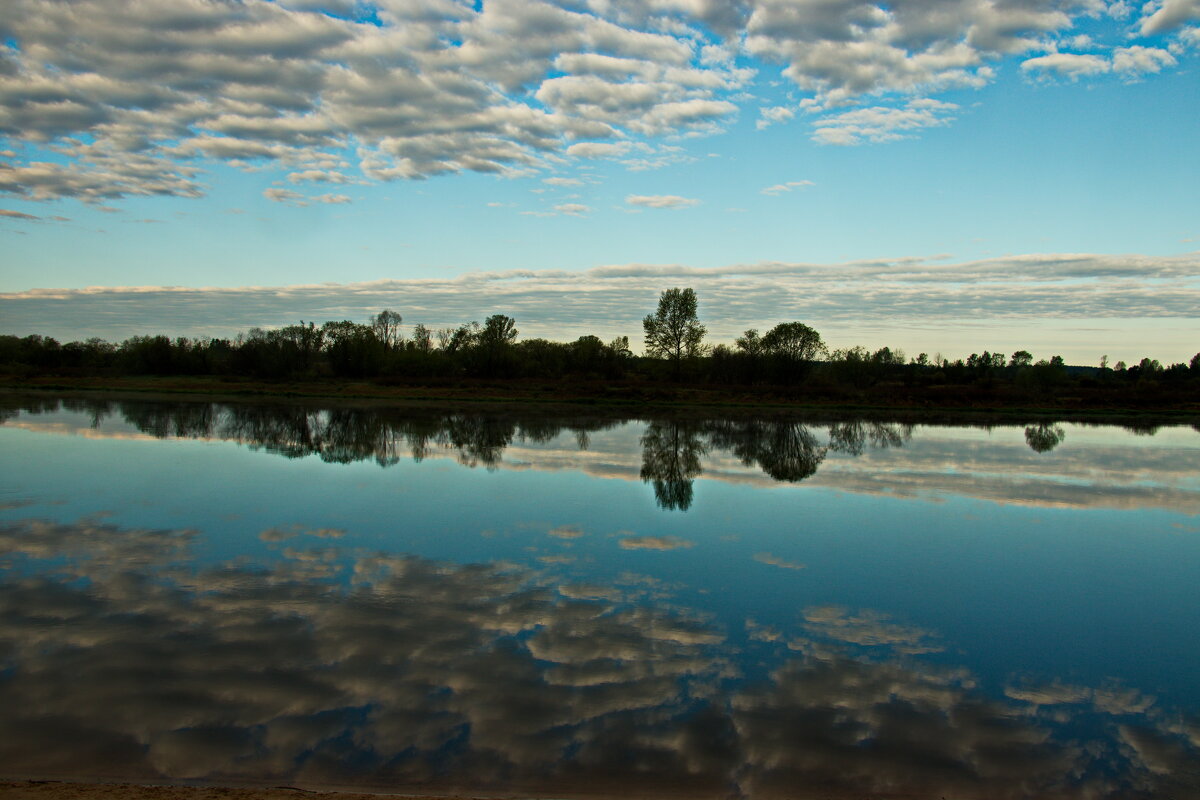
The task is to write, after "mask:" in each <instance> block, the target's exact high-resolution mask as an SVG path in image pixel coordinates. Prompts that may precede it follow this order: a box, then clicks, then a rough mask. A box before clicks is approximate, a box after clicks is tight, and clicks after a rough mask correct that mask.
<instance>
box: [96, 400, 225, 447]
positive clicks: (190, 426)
mask: <svg viewBox="0 0 1200 800" xmlns="http://www.w3.org/2000/svg"><path fill="white" fill-rule="evenodd" d="M215 409H216V407H215V406H213V405H211V404H209V403H123V404H122V406H121V411H122V413H123V415H124V417H125V420H126V421H127V422H129V424H131V425H133V426H134V427H136V428H137V429H138V430H139V431H141V432H142V433H147V434H149V435H151V436H155V437H157V438H160V439H165V438H167V437H172V436H173V437H180V438H187V439H206V438H209V437H211V436H212V434H213V422H214V411H215ZM95 418H96V417H95V415H93V421H94V420H95Z"/></svg>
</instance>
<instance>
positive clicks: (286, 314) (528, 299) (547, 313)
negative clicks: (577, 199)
mask: <svg viewBox="0 0 1200 800" xmlns="http://www.w3.org/2000/svg"><path fill="white" fill-rule="evenodd" d="M547 213H555V212H552V211H551V212H547ZM680 285H682V286H691V287H693V288H694V289H695V290H696V293H697V295H698V296H699V298H700V317H701V319H702V320H703V322H704V324H705V325H706V326H707V327H708V329H709V335H710V337H712V339H713V340H714V341H722V340H723V341H731V340H732V338H733V337H735V336H737V335H739V334H741V332H742V331H744V330H745V329H746V328H747V327H751V326H754V325H761V324H765V323H766V321H772V320H775V321H777V320H793V319H799V320H805V321H809V322H810V324H813V325H814V327H817V329H818V330H821V331H822V333H823V334H825V335H826V339H827V340H829V341H831V342H835V343H836V344H837V345H838V346H845V345H848V344H858V343H861V342H863V341H864V340H866V339H869V338H870V337H869V336H868V335H867V334H865V333H862V332H861V331H862V330H863V329H864V321H869V322H870V326H869V327H871V329H872V330H875V331H877V333H876V334H872V335H873V336H878V337H880V338H882V339H883V341H881V342H880V344H889V345H892V344H897V343H899V344H901V345H904V342H898V341H897V340H898V339H900V338H901V337H904V336H908V335H909V333H908V332H911V329H912V325H913V324H915V323H914V321H917V320H920V325H921V330H922V331H928V330H932V331H935V333H928V334H925V333H922V334H921V335H922V336H925V337H926V341H928V340H929V339H935V340H936V339H939V338H940V339H942V340H944V341H950V342H961V341H964V335H963V333H962V331H963V330H965V329H966V327H970V328H972V329H973V330H977V331H983V332H986V331H985V330H984V329H985V328H986V329H989V330H990V328H988V326H989V325H990V326H992V327H993V328H996V327H997V326H999V327H998V328H997V329H1004V330H1009V331H1018V330H1019V331H1027V330H1029V328H1030V325H1035V324H1036V325H1040V326H1042V327H1040V328H1039V329H1038V330H1039V333H1038V336H1039V337H1040V338H1041V339H1042V340H1044V341H1046V345H1045V346H1046V347H1047V349H1049V348H1052V347H1054V346H1055V345H1054V344H1053V342H1054V341H1055V337H1056V336H1064V335H1068V334H1063V333H1062V331H1061V330H1059V329H1058V328H1053V329H1052V328H1048V327H1046V325H1045V324H1044V321H1045V320H1056V321H1059V322H1061V323H1062V324H1064V325H1065V324H1067V323H1068V322H1070V321H1072V320H1074V321H1081V320H1095V321H1096V322H1095V326H1099V327H1101V328H1103V329H1104V330H1105V331H1106V333H1105V334H1103V338H1104V339H1105V340H1106V341H1110V342H1120V343H1121V344H1120V348H1121V349H1122V350H1123V351H1124V350H1130V351H1136V350H1139V349H1141V350H1144V351H1145V352H1143V353H1141V354H1140V355H1145V354H1146V353H1152V354H1157V353H1159V352H1161V351H1162V348H1163V347H1164V346H1166V345H1164V344H1163V343H1164V342H1175V343H1176V344H1173V345H1170V346H1171V347H1176V346H1178V347H1179V349H1180V353H1179V354H1178V355H1175V354H1166V353H1164V354H1163V355H1155V357H1158V358H1161V359H1163V360H1167V359H1171V358H1185V359H1186V358H1190V357H1191V355H1192V354H1193V353H1195V350H1196V348H1195V345H1194V344H1191V343H1187V344H1184V343H1183V341H1184V339H1186V337H1185V336H1184V335H1183V333H1176V334H1172V333H1170V332H1169V331H1176V332H1179V331H1186V330H1187V326H1186V325H1183V324H1182V323H1181V322H1180V320H1195V319H1196V318H1197V314H1196V309H1197V308H1200V255H1198V254H1194V253H1193V254H1189V255H1182V256H1172V257H1152V256H1136V255H1133V256H1112V255H1087V254H1065V255H1053V254H1049V255H1027V256H1014V257H1006V258H997V259H990V260H985V261H975V262H966V263H958V264H954V263H949V264H945V263H940V262H937V261H929V260H922V259H891V260H879V261H864V262H852V263H846V264H824V265H822V264H805V263H785V262H761V263H752V264H732V265H728V266H723V267H718V268H697V267H690V266H687V265H679V264H674V265H672V264H663V265H654V264H637V263H634V264H622V265H611V266H602V267H596V268H593V269H590V270H584V271H568V270H544V271H525V270H523V271H519V272H493V273H476V274H471V275H465V276H462V277H460V278H455V279H433V278H430V279H415V280H397V281H379V282H373V283H356V284H346V285H337V284H330V285H312V286H275V287H253V286H250V287H241V288H219V287H214V288H208V289H199V288H167V287H160V286H148V287H124V288H122V287H111V288H104V287H97V288H93V289H35V290H30V291H26V292H18V293H8V294H0V319H3V320H4V321H5V322H6V327H7V328H8V330H9V331H10V332H13V333H19V334H21V335H27V334H31V333H39V334H43V335H47V336H55V337H58V338H63V339H64V340H69V339H85V338H87V337H89V336H101V337H104V338H107V339H113V340H120V339H124V338H125V337H128V336H131V335H134V334H142V333H157V332H170V334H171V335H179V336H221V337H227V336H233V335H235V334H236V333H238V332H239V331H246V330H248V329H249V328H252V327H280V326H284V325H290V324H294V323H295V322H296V321H297V320H299V319H311V320H317V321H323V320H330V319H347V318H350V319H356V320H360V321H366V319H367V318H368V317H369V316H370V315H372V314H375V313H376V312H378V310H379V309H380V308H393V309H396V310H398V311H400V312H401V313H403V314H404V316H405V318H406V319H409V320H411V321H413V322H417V321H420V322H423V323H424V324H426V325H428V326H430V327H433V328H437V327H443V326H451V325H458V324H461V323H462V322H463V321H465V320H471V319H481V318H482V317H484V316H486V315H487V314H489V313H494V310H495V309H497V308H503V309H505V313H508V314H509V315H511V316H513V317H514V318H516V319H517V320H518V322H519V326H518V327H520V329H521V331H522V333H523V334H524V335H527V336H543V337H547V338H552V339H556V340H566V341H569V340H571V339H573V338H575V337H577V336H582V335H585V334H597V335H600V336H601V338H604V339H607V338H610V337H612V336H620V335H630V336H634V338H636V334H637V332H639V331H640V330H641V320H642V317H643V316H644V315H645V314H646V313H648V311H650V310H653V307H654V303H655V302H656V300H657V298H658V295H659V294H660V293H661V292H662V290H663V288H664V287H669V286H680ZM1065 296H1069V297H1070V298H1071V302H1070V303H1069V304H1066V305H1064V304H1063V303H1062V298H1063V297H1065ZM413 308H418V309H420V311H419V312H417V311H412V312H410V311H407V310H406V309H413ZM881 320H886V323H881V322H880V321H881ZM1129 320H1138V321H1137V322H1136V323H1130V322H1128V321H1129ZM1073 324H1082V323H1073ZM964 326H965V327H964ZM834 330H840V331H841V333H840V334H838V335H837V338H836V339H834V338H833V337H834V334H832V333H827V332H829V331H834ZM974 335H975V336H977V337H978V336H980V335H981V334H980V333H978V332H977V333H976V334H974ZM1070 335H1071V336H1073V337H1074V338H1072V339H1070V341H1069V342H1068V348H1074V349H1077V350H1078V349H1080V348H1083V349H1084V352H1087V353H1088V355H1087V356H1086V361H1085V362H1084V363H1087V362H1092V361H1093V360H1094V358H1095V357H1098V354H1096V355H1095V356H1093V355H1092V354H1091V353H1090V351H1089V350H1087V349H1086V347H1085V345H1083V344H1081V342H1082V339H1080V338H1079V337H1078V336H1075V335H1074V334H1070ZM1088 337H1089V339H1088V341H1094V340H1095V338H1096V336H1095V335H1094V334H1089V335H1088ZM1011 338H1015V339H1017V340H1018V342H1017V343H1018V345H1019V344H1020V340H1021V339H1022V336H1020V335H1018V334H1016V333H1012V334H1011ZM991 341H994V339H988V338H986V337H985V338H984V340H983V344H982V345H981V347H980V349H982V347H987V348H989V349H991V348H993V347H994V346H995V345H992V344H991V343H990V342H991ZM877 346H878V345H877ZM941 346H943V347H945V346H947V345H944V344H943V345H941ZM963 346H966V345H963ZM1026 346H1027V345H1026ZM1188 347H1190V348H1191V349H1190V350H1188V349H1187V348H1188ZM922 349H926V348H925V347H924V346H923V347H922ZM1013 349H1016V347H1014V348H1013ZM1185 351H1186V352H1185ZM914 352H915V351H914ZM930 352H932V349H930ZM1109 352H1110V354H1112V353H1113V350H1112V349H1109ZM1064 355H1070V352H1064ZM1140 355H1139V356H1138V357H1140ZM1121 357H1122V358H1129V357H1130V356H1125V355H1123V356H1121Z"/></svg>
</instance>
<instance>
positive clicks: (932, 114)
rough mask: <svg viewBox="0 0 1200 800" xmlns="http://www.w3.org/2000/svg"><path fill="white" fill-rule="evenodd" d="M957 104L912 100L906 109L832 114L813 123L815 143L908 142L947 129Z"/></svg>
mask: <svg viewBox="0 0 1200 800" xmlns="http://www.w3.org/2000/svg"><path fill="white" fill-rule="evenodd" d="M957 108H958V106H957V105H955V104H954V103H943V102H940V101H937V100H929V99H918V100H910V101H909V102H908V103H907V104H906V105H905V106H903V107H900V108H897V107H891V106H872V107H870V108H858V109H855V110H853V111H844V112H842V113H840V114H829V115H826V116H823V117H821V118H820V119H818V120H817V121H816V122H814V123H813V128H814V130H813V136H812V138H813V141H815V142H819V143H821V144H837V145H855V144H862V143H863V142H893V141H896V140H899V139H907V138H910V137H911V136H913V135H914V133H916V132H917V131H920V130H923V129H925V128H933V127H940V126H944V125H948V124H949V123H950V122H951V121H953V119H954V117H952V116H950V112H952V111H955V110H957Z"/></svg>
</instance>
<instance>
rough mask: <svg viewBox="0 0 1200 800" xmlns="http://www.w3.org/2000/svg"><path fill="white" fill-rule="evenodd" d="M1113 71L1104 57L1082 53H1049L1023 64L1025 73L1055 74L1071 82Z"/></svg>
mask: <svg viewBox="0 0 1200 800" xmlns="http://www.w3.org/2000/svg"><path fill="white" fill-rule="evenodd" d="M1111 69H1112V65H1111V64H1110V63H1109V62H1108V60H1107V59H1105V58H1104V57H1102V56H1097V55H1090V54H1081V53H1047V54H1046V55H1044V56H1038V57H1037V58H1029V59H1026V60H1025V61H1023V62H1021V70H1022V71H1024V72H1033V73H1040V74H1043V75H1046V74H1054V75H1056V76H1058V77H1060V78H1070V79H1071V80H1079V78H1081V77H1090V76H1092V75H1100V74H1102V73H1105V72H1108V71H1109V70H1111Z"/></svg>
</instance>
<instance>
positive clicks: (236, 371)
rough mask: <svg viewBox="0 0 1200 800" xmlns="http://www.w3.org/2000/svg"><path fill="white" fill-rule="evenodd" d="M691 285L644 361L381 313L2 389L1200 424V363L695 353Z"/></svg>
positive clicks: (4, 378)
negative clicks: (1186, 419)
mask: <svg viewBox="0 0 1200 800" xmlns="http://www.w3.org/2000/svg"><path fill="white" fill-rule="evenodd" d="M696 308H697V299H696V295H695V293H694V292H693V291H692V290H691V289H670V290H667V291H665V292H663V293H662V296H661V297H660V299H659V304H658V308H657V309H656V311H655V312H654V313H653V314H649V315H647V316H646V318H645V319H644V320H643V332H644V355H635V354H634V353H633V351H632V350H631V348H630V344H629V339H628V337H625V336H621V337H617V338H615V339H613V340H611V341H609V342H605V341H603V340H601V339H600V338H599V337H596V336H582V337H579V338H578V339H576V340H575V341H572V342H555V341H549V340H547V339H540V338H531V339H524V340H519V339H518V333H519V332H518V329H517V327H516V321H515V320H514V319H512V318H511V317H508V316H506V315H503V314H494V315H492V316H490V317H488V318H487V319H486V321H485V322H484V323H483V324H482V325H481V324H479V323H477V322H470V323H466V324H463V325H460V326H458V327H456V328H443V329H440V330H432V329H429V328H426V327H425V326H424V325H422V324H417V325H415V326H413V327H412V329H411V330H410V331H409V332H408V333H407V334H406V333H405V331H404V329H403V328H402V323H403V319H402V317H401V316H400V315H399V314H397V313H395V312H393V311H390V310H385V311H381V312H380V313H379V314H377V315H375V316H374V317H373V318H372V319H371V321H370V322H369V323H367V324H359V323H355V322H351V321H349V320H343V321H337V322H326V323H325V324H323V325H317V324H315V323H312V322H308V323H304V322H301V323H300V324H296V325H289V326H286V327H283V328H276V329H269V330H267V329H261V328H254V329H252V330H250V331H249V332H248V333H246V334H241V335H238V336H237V337H235V338H233V339H221V338H212V339H198V338H190V339H189V338H184V337H176V338H171V337H169V336H167V335H155V336H133V337H130V338H128V339H125V340H124V341H122V342H119V343H114V342H107V341H104V340H101V339H95V338H93V339H88V340H86V341H72V342H68V343H65V344H64V343H61V342H59V341H57V340H56V339H53V338H49V337H44V336H38V335H32V336H24V337H22V336H17V335H7V336H0V384H2V385H4V386H7V387H10V388H21V389H52V390H63V389H67V390H96V389H104V390H118V391H133V392H142V393H144V392H151V393H164V394H173V395H178V394H191V395H217V396H231V395H237V396H245V395H262V396H296V397H320V398H363V399H377V400H387V401H392V402H411V403H420V402H426V401H453V402H463V403H478V402H506V401H520V402H536V403H568V404H576V403H587V404H592V405H596V404H599V405H614V406H623V407H629V406H638V407H641V406H647V405H649V406H654V405H675V406H696V405H705V406H707V405H712V406H721V407H741V406H746V407H761V408H764V409H768V408H772V407H792V406H797V405H799V406H809V407H821V408H827V407H839V408H864V409H912V410H919V409H961V410H988V411H997V412H1004V411H1007V412H1014V413H1025V412H1036V411H1052V412H1057V413H1059V415H1060V416H1061V415H1062V414H1063V413H1067V414H1072V415H1087V414H1089V413H1101V414H1112V413H1120V412H1131V413H1146V412H1157V413H1163V412H1165V413H1172V414H1184V415H1192V414H1196V413H1200V353H1197V354H1196V355H1195V356H1194V357H1192V359H1191V361H1190V362H1189V363H1177V364H1168V365H1164V364H1161V363H1159V362H1158V361H1156V360H1154V359H1152V358H1144V359H1142V360H1141V361H1140V362H1139V363H1137V364H1125V363H1124V362H1117V363H1115V364H1111V365H1110V364H1109V363H1108V359H1107V358H1106V357H1105V358H1102V359H1101V360H1100V363H1099V364H1098V365H1096V366H1081V365H1069V364H1066V363H1065V362H1064V360H1063V359H1062V358H1061V357H1059V356H1052V357H1049V358H1042V359H1038V360H1035V359H1034V356H1033V354H1032V353H1031V352H1029V351H1026V350H1018V351H1016V352H1014V353H1011V354H1005V353H992V352H987V351H985V352H983V353H972V354H970V355H969V356H967V357H965V358H962V357H959V358H955V359H950V358H947V357H944V356H942V355H941V354H935V355H933V356H930V355H929V354H926V353H920V354H918V355H917V356H915V357H908V356H906V355H905V354H904V353H903V352H902V351H901V350H899V349H891V348H888V347H882V348H879V349H877V350H874V351H871V350H868V349H866V348H863V347H849V348H842V349H835V350H830V349H828V348H827V347H826V345H825V343H824V342H823V341H822V338H821V335H820V334H819V333H818V332H817V331H816V330H814V329H813V328H811V327H810V326H808V325H806V324H804V323H802V322H784V323H780V324H778V325H776V326H774V327H773V328H771V329H769V330H767V331H766V332H765V333H761V334H760V333H759V331H758V330H757V329H749V330H746V331H745V332H744V333H743V334H742V335H741V336H740V337H738V338H737V339H736V341H735V342H734V344H733V346H729V345H725V344H717V345H715V346H708V345H706V344H705V343H704V336H705V334H706V331H705V328H704V326H703V325H701V324H700V322H699V320H698V317H697V313H696Z"/></svg>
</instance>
